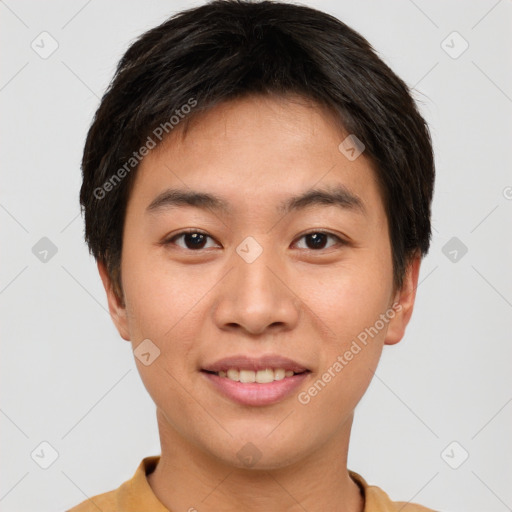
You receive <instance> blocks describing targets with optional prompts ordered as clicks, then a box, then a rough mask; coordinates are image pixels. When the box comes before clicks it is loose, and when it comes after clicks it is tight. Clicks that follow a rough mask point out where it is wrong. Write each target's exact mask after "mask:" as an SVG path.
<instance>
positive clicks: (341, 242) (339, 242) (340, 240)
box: [161, 228, 349, 252]
mask: <svg viewBox="0 0 512 512" xmlns="http://www.w3.org/2000/svg"><path fill="white" fill-rule="evenodd" d="M188 233H198V234H201V235H205V236H206V237H207V238H210V239H212V240H214V241H215V243H217V244H218V242H217V241H216V240H215V238H214V237H212V236H211V235H210V234H209V233H208V232H206V231H203V230H202V229H197V228H187V229H183V230H182V231H180V232H178V233H175V234H174V235H172V236H170V237H167V238H165V239H164V240H163V241H162V242H161V243H162V245H170V244H172V243H174V242H173V241H174V240H176V239H177V238H179V237H181V236H183V235H186V234H188ZM312 234H322V235H326V236H328V237H331V238H334V239H335V240H336V242H337V245H348V243H349V242H348V241H347V240H345V239H344V238H342V237H341V236H339V235H336V234H335V233H332V232H331V231H327V230H322V229H312V230H309V231H306V232H305V233H302V234H300V235H299V236H298V237H297V238H296V239H295V241H294V244H296V243H297V242H298V241H299V240H301V239H302V238H304V237H306V236H308V235H312ZM219 245H220V244H219ZM331 247H332V246H331ZM182 249H184V250H186V251H188V252H201V251H202V250H205V249H196V250H193V249H187V248H183V247H182ZM327 249H330V247H328V248H327ZM302 250H306V251H311V252H322V251H324V250H326V249H317V250H315V249H307V248H306V249H302Z"/></svg>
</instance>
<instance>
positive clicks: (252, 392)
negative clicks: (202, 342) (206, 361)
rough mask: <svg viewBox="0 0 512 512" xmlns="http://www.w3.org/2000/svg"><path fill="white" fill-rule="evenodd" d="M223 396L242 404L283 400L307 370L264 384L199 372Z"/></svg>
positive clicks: (294, 388) (269, 402) (270, 402)
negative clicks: (237, 380) (243, 381)
mask: <svg viewBox="0 0 512 512" xmlns="http://www.w3.org/2000/svg"><path fill="white" fill-rule="evenodd" d="M201 373H202V374H203V375H204V376H205V377H206V378H207V379H208V380H209V381H210V382H211V383H212V384H213V386H214V387H215V388H216V389H217V390H218V391H220V392H221V393H222V394H223V395H224V396H226V397H228V398H229V399H231V400H233V402H237V403H239V404H242V405H252V406H258V405H260V406H261V405H270V404H275V403H277V402H280V401H281V400H284V399H285V398H286V397H288V396H290V395H291V394H292V393H293V392H294V391H296V390H297V388H299V387H300V386H301V385H302V383H303V382H304V380H305V379H307V377H308V375H309V372H304V373H298V374H295V375H293V377H285V378H284V379H281V380H275V381H273V382H268V383H266V384H259V383H258V382H248V383H242V382H236V381H234V380H231V379H228V378H227V377H219V376H218V375H216V374H214V373H208V372H204V371H203V372H201Z"/></svg>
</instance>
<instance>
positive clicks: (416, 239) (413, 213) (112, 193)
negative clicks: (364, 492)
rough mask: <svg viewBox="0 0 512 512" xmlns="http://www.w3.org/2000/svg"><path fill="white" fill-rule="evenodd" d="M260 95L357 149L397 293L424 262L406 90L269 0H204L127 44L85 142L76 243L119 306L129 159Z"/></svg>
mask: <svg viewBox="0 0 512 512" xmlns="http://www.w3.org/2000/svg"><path fill="white" fill-rule="evenodd" d="M259 94H264V95H278V96H283V95H284V96H287V95H295V94H299V95H301V96H302V97H304V98H307V99H309V100H313V101H315V102H317V103H318V104H321V105H325V106H327V107H328V108H329V110H330V111H331V112H333V114H334V115H335V116H336V117H337V118H338V119H339V121H340V123H341V125H342V126H343V127H344V129H345V130H346V132H347V133H349V134H354V135H355V136H356V137H357V138H358V139H359V140H360V141H362V143H363V144H364V146H365V153H364V154H365V155H366V156H367V157H368V158H369V159H370V161H372V163H373V164H374V168H375V171H376V174H377V176H376V177H377V181H378V183H379V186H380V190H381V193H382V196H383V197H382V199H383V202H384V206H385V209H386V214H387V219H388V223H389V228H390V243H391V248H392V259H393V279H394V284H395V287H397V288H400V287H401V286H402V284H403V278H404V276H405V271H406V268H407V264H408V262H409V261H410V258H411V257H412V256H414V255H415V254H417V252H418V251H419V252H420V253H421V255H422V256H424V255H425V254H426V253H427V252H428V249H429V245H430V237H431V225H430V215H431V202H432V194H433V189H434V175H435V169H434V155H433V150H432V141H431V137H430V132H429V129H428V126H427V124H426V122H425V120H424V119H423V117H422V116H421V114H420V113H419V111H418V109H417V106H416V104H415V101H414V99H413V98H412V95H411V93H410V90H409V88H408V86H407V85H406V84H405V83H404V81H402V80H401V79H400V78H399V77H398V76H397V75H396V74H395V73H394V72H393V71H392V70H391V69H390V68H389V67H388V66H387V65H386V64H385V63H384V62H383V61H382V60H381V59H380V58H379V57H378V55H377V54H376V52H375V51H374V49H373V48H372V46H371V45H370V44H369V43H368V41H367V40H366V39H365V38H363V37H362V36H361V35H360V34H358V33H357V32H356V31H354V30H353V29H352V28H350V27H349V26H347V25H346V24H344V23H343V22H342V21H340V20H338V19H337V18H335V17H333V16H331V15H329V14H327V13H324V12H321V11H319V10H316V9H313V8H310V7H306V6H303V5H296V4H291V3H284V2H277V1H276V2H274V1H250V0H214V1H211V2H209V3H207V4H205V5H202V6H199V7H195V8H191V9H188V10H185V11H182V12H179V13H178V14H176V15H174V16H172V17H171V18H169V19H168V20H166V21H165V22H164V23H162V24H161V25H159V26H157V27H155V28H153V29H151V30H149V31H147V32H145V33H144V34H142V35H141V36H140V37H139V38H138V39H137V40H136V41H135V42H134V43H133V44H131V46H130V47H129V48H128V50H127V51H126V53H125V54H124V55H123V57H122V58H121V60H120V62H119V64H118V66H117V69H116V72H115V75H114V77H113V79H112V81H111V83H110V85H109V87H108V89H107V91H106V92H105V94H104V96H103V98H102V99H101V103H100V106H99V108H98V110H97V112H96V114H95V117H94V120H93V122H92V125H91V127H90V129H89V132H88V135H87V139H86V142H85V148H84V153H83V159H82V175H83V183H82V187H81V190H80V204H81V207H82V212H83V213H85V240H86V242H87V244H88V246H89V251H90V253H92V254H93V255H94V257H95V258H96V260H97V261H102V262H103V263H104V264H105V265H106V268H107V271H108V274H109V276H110V278H111V279H112V282H113V285H114V290H115V291H116V293H117V295H118V297H119V298H121V300H123V292H122V285H121V273H120V268H121V252H122V241H123V227H124V219H125V212H126V205H127V201H128V198H129V195H130V191H131V185H132V184H133V182H134V176H135V174H136V171H137V168H138V161H139V160H138V159H139V158H140V155H139V153H138V150H139V148H141V147H142V146H144V145H145V144H146V143H147V141H148V140H149V139H148V137H149V138H152V140H153V141H154V139H155V137H154V135H153V136H152V134H155V133H160V132H162V127H166V128H165V132H166V133H170V130H171V129H172V128H173V125H174V122H173V121H172V118H173V117H174V118H175V119H177V115H178V114H180V117H183V114H182V113H183V111H184V110H183V109H184V106H185V105H193V106H194V108H193V109H192V110H193V111H192V112H191V113H190V115H187V116H186V119H185V121H186V120H187V119H190V118H192V117H195V116H198V115H200V113H201V112H204V111H206V110H209V109H211V108H212V107H214V106H215V105H218V104H219V103H221V102H224V101H229V100H232V99H236V98H240V97H244V96H248V95H259ZM190 110H191V108H188V111H190ZM183 124H184V125H186V123H183ZM159 127H160V128H159ZM155 130H156V132H155ZM158 130H160V132H159V131H158ZM159 138H160V137H159ZM134 155H136V157H135V156H134ZM127 162H130V165H129V166H127ZM122 169H124V172H123V171H122Z"/></svg>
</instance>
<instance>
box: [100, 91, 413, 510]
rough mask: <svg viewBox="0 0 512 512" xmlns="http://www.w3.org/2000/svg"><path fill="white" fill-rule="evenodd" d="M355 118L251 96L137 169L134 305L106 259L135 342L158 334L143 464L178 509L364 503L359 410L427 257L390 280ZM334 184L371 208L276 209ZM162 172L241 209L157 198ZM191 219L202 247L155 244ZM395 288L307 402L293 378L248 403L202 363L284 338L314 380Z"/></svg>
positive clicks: (206, 118) (119, 323)
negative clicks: (245, 254) (247, 253)
mask: <svg viewBox="0 0 512 512" xmlns="http://www.w3.org/2000/svg"><path fill="white" fill-rule="evenodd" d="M346 135H347V134H346V133H343V131H342V130H341V129H340V127H339V125H337V124H336V122H335V120H334V119H333V118H332V117H331V115H330V113H329V112H327V111H326V110H325V109H324V108H322V107H320V106H319V105H316V104H313V103H311V102H308V101H306V100H304V99H301V98H298V97H288V98H272V97H262V96H252V97H247V98H244V99H239V100H236V101H230V102H227V103H223V104H220V105H218V106H216V107H215V108H214V109H212V110H210V111H209V112H207V113H205V114H202V115H201V116H199V117H197V119H195V118H193V119H191V122H190V124H189V125H188V126H187V130H186V131H185V132H183V131H180V132H179V131H178V130H176V132H173V133H172V134H171V135H170V136H169V138H168V139H167V140H166V141H165V144H162V145H160V146H159V147H158V148H156V149H154V150H153V151H151V152H150V153H149V154H148V155H147V156H146V157H145V159H144V160H143V162H142V163H141V165H140V167H139V169H138V174H137V176H136V179H135V183H134V187H133V190H132V193H131V195H130V198H129V201H128V205H127V212H126V219H125V226H124V235H123V236H124V242H123V250H122V266H121V272H122V287H123V292H124V302H125V304H124V305H123V304H122V302H121V301H119V300H118V298H117V297H116V295H115V293H114V292H113V287H112V283H111V281H110V279H109V277H108V275H107V272H106V271H105V267H104V266H103V265H102V264H101V263H99V264H98V269H99V272H100V275H101V278H102V281H103V284H104V286H105V290H106V292H107V296H108V303H109V309H110V313H111V316H112V319H113V321H114V323H115V325H116V327H117V329H118V331H119V333H120V335H121V336H122V337H123V338H124V339H125V340H131V343H132V345H133V348H134V349H135V348H136V347H137V346H138V344H139V343H141V341H142V340H145V339H148V338H149V339H150V340H152V342H153V343H154V344H155V345H157V346H158V347H159V349H160V351H161V353H160V356H159V357H158V358H157V359H155V361H154V362H153V363H152V364H150V365H149V366H145V365H143V364H142V363H141V362H140V361H139V360H138V359H135V360H136V363H137V366H138V370H139V372H140V375H141V378H142V380H143V382H144V385H145V386H146V389H147V390H148V392H149V394H150V395H151V397H152V399H153V400H154V402H155V404H156V406H157V419H158V427H159V433H160V440H161V448H162V455H161V460H160V463H159V464H158V466H157V469H156V470H155V471H154V472H153V473H152V474H151V475H149V477H148V481H149V484H150V486H151V487H152V489H153V491H154V493H155V494H156V496H157V497H158V498H159V500H160V501H161V502H162V503H163V504H164V505H165V506H166V507H167V508H169V509H171V510H176V511H178V510H183V511H185V510H190V509H192V510H193V508H195V509H197V510H198V511H199V512H207V511H218V510H222V511H235V510H236V511H239V510H247V511H265V512H269V511H280V512H282V511H290V512H291V511H293V512H295V511H299V510H300V511H303V510H304V509H305V510H308V511H310V512H314V511H325V510H332V511H335V510H340V511H341V510H343V511H345V512H360V511H362V510H363V506H364V502H363V499H362V497H361V495H360V493H359V489H358V487H357V486H356V484H355V483H354V482H353V481H352V479H351V478H350V476H349V474H348V471H347V452H348V446H349V437H350V430H351V426H352V420H353V413H354V409H355V407H356V405H357V403H358V402H359V400H360V399H361V397H362V396H363V394H364V392H365V391H366V389H367V387H368V385H369V383H370V381H371V378H372V374H373V371H374V370H375V369H376V367H377V364H378V361H379V358H380V355H381V351H382V348H383V346H384V344H389V345H391V344H394V343H397V342H398V341H400V340H401V339H402V337H403V335H404V332H405V328H406V326H407V323H408V322H409V319H410V316H411V314H412V310H413V305H414V299H415V290H416V286H417V282H418V272H419V267H420V259H421V258H420V256H419V254H418V255H416V256H415V257H414V258H413V259H412V260H411V262H410V264H409V266H408V270H407V274H406V276H405V279H404V284H403V286H402V288H401V289H400V290H396V289H394V286H393V273H392V259H391V247H390V241H389V231H388V223H387V218H386V214H385V211H384V206H383V202H382V198H381V194H380V192H379V188H378V186H377V183H376V178H375V173H374V170H373V168H372V164H371V162H370V161H369V160H368V159H367V158H366V157H365V155H364V153H363V154H362V155H361V156H360V157H358V158H357V159H356V160H354V161H349V160H348V159H347V158H346V156H345V155H344V154H342V153H341V152H340V150H339V149H338V146H339V144H340V142H341V141H342V140H343V139H344V138H345V137H346ZM340 184H342V185H344V186H345V187H346V188H347V189H349V190H350V191H351V192H352V193H353V194H355V195H356V196H358V197H359V198H360V200H361V201H362V204H363V206H364V209H365V214H362V213H361V212H360V211H359V210H357V209H355V208H352V209H350V208H340V207H337V206H333V205H314V206H311V207H309V208H306V209H304V210H297V211H291V212H289V213H287V214H286V215H284V216H283V214H282V213H279V212H277V211H276V205H277V204H279V203H280V202H281V201H283V200H285V199H287V198H288V197H289V196H292V195H295V194H300V193H302V192H305V191H307V190H308V189H310V188H312V187H314V186H315V187H318V186H326V185H340ZM169 187H181V188H188V189H193V190H198V191H202V192H210V193H214V194H216V195H219V196H222V197H223V198H225V199H226V200H227V201H228V202H229V204H230V206H231V207H232V210H233V212H232V214H227V213H223V212H213V211H212V210H209V209H200V208H197V207H191V206H188V205H187V206H179V207H174V208H169V209H167V210H162V211H160V212H158V213H155V214H148V213H146V212H145V209H146V207H147V206H148V205H149V204H150V203H151V201H152V200H153V199H154V198H155V197H156V196H157V195H158V194H159V193H161V192H162V191H164V190H165V189H167V188H169ZM186 228H197V229H198V230H199V231H201V232H206V233H207V234H208V236H209V237H210V238H207V239H206V240H207V241H206V242H205V244H206V245H205V247H204V248H203V249H201V250H198V249H194V246H193V245H192V244H190V239H188V240H189V241H188V245H187V239H186V238H185V237H179V238H178V239H174V242H173V243H170V244H168V245H163V244H162V243H161V242H162V241H163V240H168V239H169V238H171V236H172V235H175V234H179V233H180V232H181V231H182V230H183V229H186ZM318 230H321V231H328V232H329V233H332V234H333V235H336V236H339V237H340V238H341V239H343V240H345V241H346V243H344V244H341V243H340V242H338V241H337V240H336V238H331V237H330V236H329V237H327V238H326V240H325V244H324V247H323V248H322V247H321V248H320V249H316V248H315V246H314V245H313V244H312V243H311V241H309V242H308V240H309V238H308V237H305V236H304V235H306V234H307V233H315V232H318ZM248 236H252V237H254V238H255V239H256V240H257V241H258V243H259V244H260V246H261V247H262V248H263V252H262V254H261V255H260V256H259V257H258V258H257V259H256V260H255V261H254V262H252V263H250V264H249V263H247V262H246V261H244V259H242V258H241V257H240V256H239V255H238V254H237V252H236V247H237V246H238V245H239V244H240V243H241V242H242V240H244V239H245V238H246V237H248ZM190 247H192V248H190ZM395 302H397V303H399V304H400V305H401V308H399V309H400V310H399V311H397V312H396V313H395V315H394V318H392V319H391V320H389V321H388V322H387V323H386V324H385V327H384V328H383V329H381V330H380V331H379V333H378V335H377V336H375V337H373V338H372V339H371V340H370V341H369V343H368V344H367V346H365V347H364V348H363V349H362V350H361V351H360V352H359V353H358V354H357V355H355V356H354V358H353V359H352V360H351V361H350V362H349V364H347V365H346V366H345V367H344V368H343V370H342V371H341V372H340V373H339V374H337V375H336V377H335V378H333V379H332V380H331V382H330V383H328V385H326V386H325V387H324V388H323V389H322V390H321V392H319V393H318V394H317V395H316V396H315V397H314V398H312V399H311V401H310V402H309V403H308V404H307V405H303V404H301V403H300V402H299V401H298V399H297V393H293V394H292V395H291V396H290V397H288V398H286V399H284V400H283V401H281V402H279V403H276V404H273V405H268V406H262V407H255V406H253V407H250V406H243V405H239V404H236V403H234V402H232V401H230V400H228V399H227V398H226V397H224V396H223V395H221V394H219V392H217V391H216V390H215V389H214V388H213V387H212V386H211V384H210V383H209V382H208V380H207V379H205V378H204V375H203V374H202V373H201V372H200V369H201V368H202V367H204V365H206V364H207V363H212V362H214V361H216V360H218V359H220V358H223V357H227V356H230V355H233V354H247V355H251V356H259V355H263V354H279V355H282V356H285V357H289V358H291V359H294V360H295V361H297V362H299V363H301V364H302V365H304V366H305V367H307V368H308V369H310V370H311V373H310V374H309V375H308V377H307V379H306V381H305V382H304V385H303V386H302V387H301V389H300V390H299V391H304V390H307V389H308V388H309V387H310V386H311V385H312V384H313V383H314V382H315V381H316V380H317V379H318V378H319V376H321V375H322V373H323V372H325V371H326V370H327V369H328V368H329V367H332V365H333V363H334V362H335V361H336V360H337V357H338V356H339V355H340V354H344V353H345V352H346V351H347V350H348V349H349V347H350V345H351V343H352V341H353V340H354V339H355V338H356V336H357V335H358V334H359V333H360V332H362V331H364V329H365V328H367V327H369V326H372V325H374V324H375V322H376V320H378V319H379V315H381V314H382V313H385V312H386V311H387V310H389V308H391V306H392V304H393V303H395ZM248 442H251V443H252V444H253V445H255V446H256V447H257V450H258V453H259V454H260V455H261V458H260V459H259V461H258V462H257V463H256V464H255V465H253V466H252V467H246V466H244V464H243V463H242V462H241V461H240V460H239V458H238V457H237V453H238V451H239V450H240V449H241V448H242V447H243V446H244V445H246V443H248ZM192 507H193V508H192Z"/></svg>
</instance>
